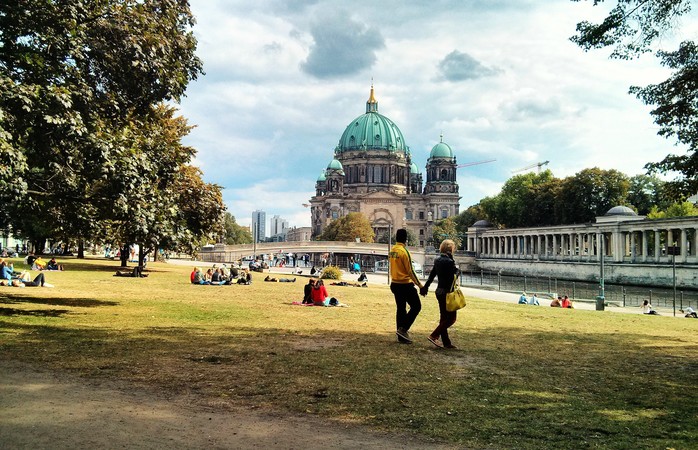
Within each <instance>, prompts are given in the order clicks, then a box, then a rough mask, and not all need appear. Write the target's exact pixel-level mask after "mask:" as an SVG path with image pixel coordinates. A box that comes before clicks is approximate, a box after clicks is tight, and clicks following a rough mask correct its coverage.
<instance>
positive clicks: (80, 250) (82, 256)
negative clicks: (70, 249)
mask: <svg viewBox="0 0 698 450" xmlns="http://www.w3.org/2000/svg"><path fill="white" fill-rule="evenodd" d="M78 259H85V241H84V240H82V239H80V240H79V241H78Z"/></svg>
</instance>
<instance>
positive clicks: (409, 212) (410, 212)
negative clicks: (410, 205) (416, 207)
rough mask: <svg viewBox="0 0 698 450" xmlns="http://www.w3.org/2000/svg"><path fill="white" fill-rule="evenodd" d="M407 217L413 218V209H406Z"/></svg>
mask: <svg viewBox="0 0 698 450" xmlns="http://www.w3.org/2000/svg"><path fill="white" fill-rule="evenodd" d="M405 219H407V220H412V210H411V209H406V210H405Z"/></svg>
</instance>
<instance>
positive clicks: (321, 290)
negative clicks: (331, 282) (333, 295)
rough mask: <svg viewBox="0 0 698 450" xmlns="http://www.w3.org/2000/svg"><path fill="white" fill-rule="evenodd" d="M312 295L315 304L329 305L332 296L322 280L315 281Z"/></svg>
mask: <svg viewBox="0 0 698 450" xmlns="http://www.w3.org/2000/svg"><path fill="white" fill-rule="evenodd" d="M310 297H311V298H312V299H313V303H314V304H315V306H328V305H329V304H330V296H329V294H328V293H327V288H326V287H325V283H324V282H323V281H322V280H317V282H315V286H313V290H312V292H311V294H310Z"/></svg>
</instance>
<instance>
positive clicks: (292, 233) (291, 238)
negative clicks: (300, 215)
mask: <svg viewBox="0 0 698 450" xmlns="http://www.w3.org/2000/svg"><path fill="white" fill-rule="evenodd" d="M312 233H313V229H312V228H311V227H293V228H289V229H288V232H287V233H286V241H287V242H309V241H310V239H311V237H312Z"/></svg>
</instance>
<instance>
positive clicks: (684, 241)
mask: <svg viewBox="0 0 698 450" xmlns="http://www.w3.org/2000/svg"><path fill="white" fill-rule="evenodd" d="M687 244H688V233H686V229H685V228H681V243H680V244H679V245H680V246H681V262H684V263H685V262H686V261H687V260H688V251H687V250H688V245H687Z"/></svg>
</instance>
